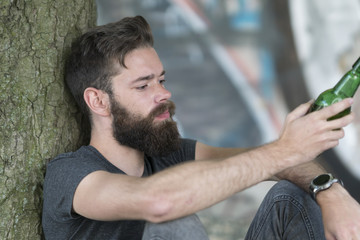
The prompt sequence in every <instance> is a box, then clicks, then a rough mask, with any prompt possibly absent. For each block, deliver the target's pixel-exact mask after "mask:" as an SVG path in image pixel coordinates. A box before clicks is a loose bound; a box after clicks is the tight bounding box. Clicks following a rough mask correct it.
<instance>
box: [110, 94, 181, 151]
mask: <svg viewBox="0 0 360 240" xmlns="http://www.w3.org/2000/svg"><path fill="white" fill-rule="evenodd" d="M165 111H169V113H170V118H169V119H166V120H163V121H161V122H154V119H155V117H156V116H158V115H159V114H161V113H164V112H165ZM111 113H112V115H113V126H112V127H113V136H114V138H115V139H116V140H117V141H118V143H119V144H121V145H125V146H128V147H131V148H134V149H137V150H139V151H141V152H144V153H145V154H146V155H148V156H153V157H159V156H166V155H168V154H170V153H171V152H173V151H176V150H177V149H179V148H180V134H179V131H178V128H177V125H176V122H175V121H174V120H173V119H172V116H173V115H174V113H175V104H174V103H173V102H171V101H166V102H165V103H162V104H160V105H159V106H157V107H156V108H155V109H153V110H152V111H151V112H150V113H149V115H148V116H147V117H142V116H140V115H137V114H133V113H130V112H129V111H128V110H126V109H125V108H124V107H123V106H121V105H120V103H119V102H117V101H116V100H115V99H113V98H111Z"/></svg>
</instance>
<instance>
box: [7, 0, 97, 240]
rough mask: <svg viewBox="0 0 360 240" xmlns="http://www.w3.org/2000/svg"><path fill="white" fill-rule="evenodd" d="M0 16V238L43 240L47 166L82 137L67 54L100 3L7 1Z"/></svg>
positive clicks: (92, 20)
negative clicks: (66, 71)
mask: <svg viewBox="0 0 360 240" xmlns="http://www.w3.org/2000/svg"><path fill="white" fill-rule="evenodd" d="M0 19H1V22H0V39H1V40H0V41H1V42H0V92H1V93H0V142H1V144H0V216H1V217H0V239H40V238H42V228H41V209H42V183H43V178H44V174H45V165H46V162H47V161H48V160H49V159H51V158H53V157H54V156H56V155H57V154H59V153H61V152H65V151H71V150H74V149H75V148H77V147H78V145H79V144H80V143H81V140H79V139H81V137H82V132H81V131H79V129H80V126H79V125H80V124H81V121H79V120H80V114H79V112H78V109H77V108H76V106H75V105H74V103H73V101H72V99H71V96H70V94H69V93H68V91H67V90H66V88H65V86H64V81H63V65H64V56H65V55H66V52H67V51H68V49H69V46H70V44H71V42H72V40H73V39H74V38H75V37H76V36H78V35H79V34H81V32H82V31H83V30H84V29H87V28H88V27H91V26H94V25H95V22H96V5H95V1H94V0H76V1H65V0H57V1H40V0H3V1H1V3H0Z"/></svg>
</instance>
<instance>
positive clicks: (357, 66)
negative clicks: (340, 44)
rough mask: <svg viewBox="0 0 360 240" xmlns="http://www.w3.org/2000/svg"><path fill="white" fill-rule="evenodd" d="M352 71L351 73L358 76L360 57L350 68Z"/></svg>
mask: <svg viewBox="0 0 360 240" xmlns="http://www.w3.org/2000/svg"><path fill="white" fill-rule="evenodd" d="M352 69H353V71H355V72H357V73H359V74H360V57H359V58H358V60H356V62H355V63H354V65H353V66H352Z"/></svg>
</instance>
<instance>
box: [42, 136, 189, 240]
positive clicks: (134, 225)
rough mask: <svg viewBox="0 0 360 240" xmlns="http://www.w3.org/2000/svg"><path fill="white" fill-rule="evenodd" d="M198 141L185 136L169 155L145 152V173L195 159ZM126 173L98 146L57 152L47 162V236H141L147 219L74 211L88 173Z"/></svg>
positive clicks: (45, 203)
mask: <svg viewBox="0 0 360 240" xmlns="http://www.w3.org/2000/svg"><path fill="white" fill-rule="evenodd" d="M195 145H196V142H195V141H194V140H190V139H182V142H181V148H180V149H179V150H178V151H176V152H173V153H172V154H170V155H169V156H167V157H157V158H154V157H150V156H145V168H144V173H143V177H145V176H149V175H152V174H154V173H156V172H159V171H161V170H163V169H165V168H168V167H170V166H173V165H176V164H179V163H182V162H185V161H188V160H193V159H194V158H195ZM98 170H103V171H108V172H111V173H118V174H125V173H124V172H123V171H121V170H120V169H118V168H117V167H115V166H114V165H112V164H111V163H110V162H109V161H107V160H106V159H105V158H104V156H102V155H101V154H100V153H99V152H98V151H97V150H96V149H95V148H94V147H92V146H83V147H81V148H80V149H79V150H77V151H76V152H70V153H64V154H61V155H59V156H57V157H56V158H55V159H54V160H52V161H50V162H49V164H48V165H47V169H46V176H45V182H44V204H43V213H42V225H43V230H44V234H45V238H46V239H117V240H119V239H124V240H130V239H141V238H142V234H143V230H144V225H145V221H142V220H122V221H95V220H91V219H87V218H85V217H83V216H81V215H78V214H76V213H74V212H73V211H72V202H73V197H74V193H75V190H76V188H77V186H78V185H79V183H80V181H81V180H82V179H83V178H84V177H85V176H87V175H88V174H90V173H92V172H94V171H98Z"/></svg>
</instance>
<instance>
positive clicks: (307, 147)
mask: <svg viewBox="0 0 360 240" xmlns="http://www.w3.org/2000/svg"><path fill="white" fill-rule="evenodd" d="M352 103H353V99H351V98H350V99H345V100H343V101H341V102H338V103H335V104H333V105H331V106H329V107H326V108H323V109H321V110H320V111H316V112H312V113H310V114H308V115H305V114H306V112H307V110H308V109H309V107H310V105H311V102H308V103H305V104H302V105H300V106H299V107H297V108H296V109H295V110H294V111H292V112H291V113H289V115H288V116H287V118H286V121H285V125H284V129H283V131H282V133H281V135H280V138H279V140H278V144H280V146H281V147H280V148H282V149H283V151H289V152H290V153H293V156H294V158H293V161H298V160H299V159H301V161H302V162H298V163H297V164H301V163H305V162H308V161H311V160H312V159H315V158H316V157H317V156H318V155H319V154H320V153H322V152H323V151H325V150H327V149H330V148H333V147H335V146H337V145H338V143H339V140H340V139H341V138H343V137H344V131H343V129H342V128H343V127H345V126H347V125H348V124H350V123H351V122H352V121H353V120H354V114H353V113H351V114H349V115H347V116H344V117H342V118H340V119H336V120H332V121H328V120H327V119H329V118H330V117H332V116H334V115H336V114H337V113H339V112H341V111H343V110H345V109H347V108H349V107H350V106H351V104H352ZM335 129H338V130H335ZM291 160H292V159H290V161H291ZM293 164H295V165H297V164H296V163H293Z"/></svg>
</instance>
